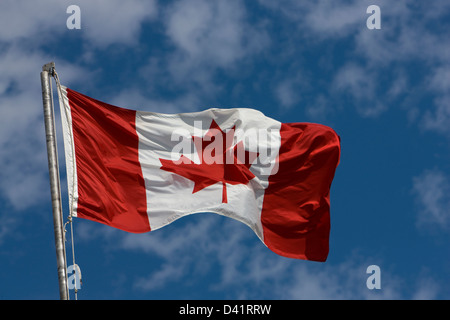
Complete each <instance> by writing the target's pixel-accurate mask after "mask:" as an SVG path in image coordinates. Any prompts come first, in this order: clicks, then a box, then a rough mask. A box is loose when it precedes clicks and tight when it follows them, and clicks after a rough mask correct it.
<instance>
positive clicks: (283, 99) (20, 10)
mask: <svg viewBox="0 0 450 320" xmlns="http://www.w3.org/2000/svg"><path fill="white" fill-rule="evenodd" d="M73 4H75V5H78V6H79V8H80V9H81V29H68V28H67V24H66V22H67V19H68V18H69V17H70V14H68V13H67V12H66V10H67V8H68V6H70V5H73ZM370 5H378V6H379V7H380V9H381V29H373V30H370V29H368V28H367V25H366V21H367V19H368V18H369V16H370V13H369V14H368V13H367V12H366V10H367V7H368V6H370ZM449 21H450V2H449V1H447V0H435V1H387V0H386V1H382V0H370V1H361V0H347V1H340V2H337V1H325V0H319V1H308V2H307V1H294V0H279V1H269V0H251V1H250V0H248V1H238V0H174V1H158V0H153V1H150V0H145V1H144V0H127V1H120V0H108V1H106V0H98V1H87V0H78V1H72V0H71V1H66V0H64V1H61V0H58V1H57V0H39V1H28V0H27V1H25V0H18V1H17V0H2V1H1V2H0V70H1V73H0V165H1V170H0V271H1V272H0V287H1V289H2V290H1V292H0V299H58V298H59V291H58V282H57V273H56V258H55V249H54V238H53V224H52V213H51V201H50V191H49V182H48V168H47V153H46V146H45V132H44V124H43V113H42V97H41V87H40V78H39V74H40V71H41V68H42V65H44V64H45V63H47V62H50V61H54V62H55V63H56V70H57V72H58V74H59V77H60V79H61V82H62V83H63V84H64V85H66V86H68V87H70V88H72V89H74V90H76V91H79V92H82V93H84V94H87V95H89V96H91V97H93V98H96V99H98V100H102V101H105V102H108V103H111V104H115V105H118V106H121V107H128V108H132V109H137V110H145V111H155V112H164V113H178V112H189V111H200V110H204V109H207V108H210V107H221V108H227V107H248V108H255V109H258V110H260V111H262V112H263V113H265V114H266V115H267V116H269V117H272V118H274V119H276V120H279V121H281V122H316V123H321V124H325V125H328V126H330V127H332V128H333V129H334V130H335V131H336V132H337V133H338V134H339V135H340V137H341V142H342V155H341V163H340V166H339V167H338V170H337V172H336V176H335V179H334V182H333V186H332V189H331V236H330V254H329V258H328V260H327V262H325V263H317V262H309V261H302V260H294V259H288V258H283V257H280V256H278V255H276V254H275V253H273V252H271V251H270V250H268V249H267V248H266V247H265V246H264V245H263V244H262V243H261V242H260V241H259V239H258V238H257V237H256V236H255V235H254V233H253V232H252V231H251V230H250V229H249V228H248V227H247V226H245V225H244V224H242V223H239V222H237V221H234V220H231V219H229V218H225V217H221V216H218V215H214V214H208V213H205V214H198V215H194V216H189V217H186V218H183V219H180V220H178V221H176V222H174V223H172V224H171V225H169V226H167V227H165V228H162V229H160V230H157V231H154V232H150V233H147V234H143V235H134V234H127V233H124V232H122V231H119V230H114V229H112V228H109V227H106V226H103V225H100V224H97V223H94V222H90V221H84V220H81V219H77V220H76V221H75V223H74V231H75V241H74V245H75V253H76V262H77V263H78V264H79V265H80V267H81V271H82V275H83V287H82V289H81V290H80V291H79V293H78V298H79V299H285V300H290V299H449V298H450V289H449V286H448V284H449V280H450V271H449V270H450V249H449V247H448V245H449V243H450V241H449V240H450V236H449V233H450V42H449V41H448V39H449V35H450V32H449V30H450V28H449V24H450V23H449ZM55 98H56V96H55ZM55 102H57V101H56V100H55ZM56 106H57V103H56ZM56 122H57V126H58V128H57V129H58V138H59V141H58V143H59V145H58V148H59V153H60V165H61V176H62V191H63V201H64V207H63V209H64V211H65V212H67V211H68V205H67V186H66V180H65V166H64V155H63V153H62V150H63V146H62V138H61V135H60V132H61V130H60V119H59V113H57V119H56ZM70 245H71V243H70V241H68V248H70ZM68 259H69V261H71V259H72V257H71V255H70V254H69V255H68ZM370 265H377V266H379V267H380V271H381V289H378V290H377V289H374V290H369V289H368V288H367V286H366V280H367V278H368V276H369V274H367V273H366V270H367V267H368V266H370ZM71 294H72V295H73V292H72V293H71ZM72 298H73V296H72Z"/></svg>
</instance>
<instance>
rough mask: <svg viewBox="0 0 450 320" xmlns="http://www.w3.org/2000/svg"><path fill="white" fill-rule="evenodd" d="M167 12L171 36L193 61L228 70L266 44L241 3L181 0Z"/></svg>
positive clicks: (168, 28)
mask: <svg viewBox="0 0 450 320" xmlns="http://www.w3.org/2000/svg"><path fill="white" fill-rule="evenodd" d="M167 12H168V13H167V35H168V37H169V38H170V39H171V40H172V41H173V43H174V44H175V45H176V47H177V48H179V49H180V50H181V52H182V53H184V54H186V56H187V59H189V60H190V61H196V62H198V61H201V62H202V63H206V64H209V65H212V66H218V67H227V66H229V65H230V64H232V63H234V62H235V61H237V60H239V59H241V58H243V57H245V56H247V55H249V54H252V53H253V52H255V51H258V50H260V49H261V47H262V46H264V44H265V41H266V39H265V37H264V35H263V34H261V33H260V32H258V31H257V30H256V29H255V28H254V27H253V26H252V25H250V24H248V23H247V22H246V12H245V7H244V6H243V5H242V3H241V2H239V1H234V0H232V1H223V0H219V1H207V0H180V1H178V2H176V3H175V4H174V5H173V6H170V7H169V8H168V11H167Z"/></svg>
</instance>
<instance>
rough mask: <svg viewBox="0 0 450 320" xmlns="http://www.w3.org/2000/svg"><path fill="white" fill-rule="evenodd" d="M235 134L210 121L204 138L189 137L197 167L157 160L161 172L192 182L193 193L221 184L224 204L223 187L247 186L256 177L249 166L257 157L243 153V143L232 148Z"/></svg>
mask: <svg viewBox="0 0 450 320" xmlns="http://www.w3.org/2000/svg"><path fill="white" fill-rule="evenodd" d="M234 131H235V127H233V128H232V129H231V130H228V131H227V132H226V133H225V132H223V131H222V129H220V127H219V126H218V125H217V123H216V122H215V121H214V120H213V121H212V123H211V126H210V128H209V130H208V132H207V133H206V134H205V136H204V137H196V136H193V137H192V138H193V140H194V145H195V147H196V149H197V153H198V155H199V158H200V163H199V164H197V163H195V162H193V161H192V160H191V159H189V158H187V157H185V156H184V155H182V156H181V157H180V159H179V160H177V161H172V160H167V159H161V158H160V159H159V160H160V161H161V164H162V166H161V169H162V170H165V171H169V172H172V173H175V174H178V175H180V176H183V177H185V178H187V179H189V180H192V181H194V182H195V186H194V190H193V191H192V193H196V192H198V191H200V190H202V189H204V188H206V187H209V186H211V185H213V184H216V183H219V182H220V183H222V187H223V188H222V203H227V202H228V201H227V186H226V184H227V183H228V184H232V185H237V184H247V183H248V182H249V181H250V180H252V179H253V178H254V177H255V175H254V174H253V173H252V172H251V171H250V166H251V165H252V163H253V161H255V159H256V158H257V157H258V153H256V152H249V151H247V150H245V149H244V144H243V142H242V141H240V142H239V143H237V144H236V145H235V146H234V147H233V146H232V144H233V138H234Z"/></svg>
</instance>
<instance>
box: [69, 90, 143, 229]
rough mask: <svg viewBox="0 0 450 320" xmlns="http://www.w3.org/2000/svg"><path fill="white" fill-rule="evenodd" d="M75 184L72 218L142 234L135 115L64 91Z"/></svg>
mask: <svg viewBox="0 0 450 320" xmlns="http://www.w3.org/2000/svg"><path fill="white" fill-rule="evenodd" d="M67 96H68V98H69V104H70V109H71V116H72V128H73V137H74V144H75V155H76V170H77V180H78V204H77V216H78V217H80V218H85V219H89V220H93V221H97V222H100V223H103V224H106V225H109V226H112V227H115V228H118V229H122V230H125V231H128V232H135V233H141V232H148V231H150V225H149V221H148V216H147V200H146V191H145V182H144V178H143V175H142V169H141V166H140V163H139V137H138V135H137V133H136V120H135V119H136V111H133V110H128V109H123V108H119V107H115V106H112V105H109V104H106V103H103V102H100V101H98V100H95V99H92V98H89V97H87V96H85V95H83V94H80V93H78V92H75V91H72V90H70V89H67Z"/></svg>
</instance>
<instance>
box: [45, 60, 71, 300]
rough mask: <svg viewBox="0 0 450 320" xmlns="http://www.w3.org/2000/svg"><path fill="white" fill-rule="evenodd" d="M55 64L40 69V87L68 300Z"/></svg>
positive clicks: (63, 284)
mask: <svg viewBox="0 0 450 320" xmlns="http://www.w3.org/2000/svg"><path fill="white" fill-rule="evenodd" d="M54 69H55V63H54V62H50V63H47V64H46V65H44V66H43V67H42V72H41V86H42V101H43V103H44V121H45V135H46V140H47V156H48V169H49V175H50V192H51V197H52V208H53V229H54V233H55V247H56V264H57V268H58V281H59V296H60V299H61V300H69V290H68V284H67V264H66V248H65V244H64V230H63V216H62V205H61V186H60V179H59V164H58V151H57V147H56V130H55V116H54V108H53V96H52V86H51V81H50V76H52V75H53V73H54Z"/></svg>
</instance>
